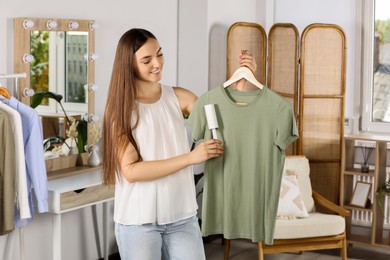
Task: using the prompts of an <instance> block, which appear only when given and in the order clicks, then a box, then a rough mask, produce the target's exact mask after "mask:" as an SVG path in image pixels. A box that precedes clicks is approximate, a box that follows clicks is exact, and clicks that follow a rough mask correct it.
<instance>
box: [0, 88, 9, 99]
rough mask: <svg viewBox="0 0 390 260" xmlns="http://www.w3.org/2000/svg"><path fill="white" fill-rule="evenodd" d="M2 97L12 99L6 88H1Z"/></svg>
mask: <svg viewBox="0 0 390 260" xmlns="http://www.w3.org/2000/svg"><path fill="white" fill-rule="evenodd" d="M0 95H2V96H4V97H5V98H7V99H11V94H10V93H9V92H8V89H6V88H5V87H0Z"/></svg>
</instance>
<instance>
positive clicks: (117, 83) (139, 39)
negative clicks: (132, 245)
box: [102, 28, 156, 185]
mask: <svg viewBox="0 0 390 260" xmlns="http://www.w3.org/2000/svg"><path fill="white" fill-rule="evenodd" d="M149 38H153V39H156V37H155V36H154V35H153V34H152V33H151V32H149V31H147V30H144V29H139V28H134V29H130V30H129V31H127V32H126V33H124V34H123V35H122V37H121V38H120V40H119V42H118V45H117V49H116V54H115V59H114V64H113V68H112V74H111V81H110V87H109V89H108V95H107V103H106V108H105V111H104V118H103V133H102V139H103V144H102V145H103V147H102V148H103V182H104V184H106V185H110V184H114V183H115V175H116V174H120V171H121V167H120V165H121V160H122V157H123V154H124V152H125V150H126V148H127V146H128V144H129V143H131V144H132V145H133V146H134V147H135V149H136V151H137V154H138V160H139V161H141V160H142V157H141V155H140V152H139V148H138V145H137V143H136V142H135V140H134V136H133V134H132V129H133V128H134V127H136V125H137V122H136V121H137V119H136V118H133V117H132V115H134V114H133V111H135V112H136V113H135V115H138V112H137V106H136V102H135V99H136V94H137V91H136V87H135V77H136V75H135V71H134V67H133V58H134V54H135V52H137V50H138V49H139V48H141V47H142V45H144V44H145V42H146V41H147V40H148V39H149Z"/></svg>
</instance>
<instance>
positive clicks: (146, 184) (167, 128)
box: [114, 85, 198, 225]
mask: <svg viewBox="0 0 390 260" xmlns="http://www.w3.org/2000/svg"><path fill="white" fill-rule="evenodd" d="M138 106H139V122H138V126H137V128H136V129H134V130H133V135H134V138H135V140H136V142H137V144H138V146H139V149H140V153H141V156H142V158H143V160H144V161H148V160H161V159H167V158H170V157H173V156H177V155H182V154H184V153H187V152H188V151H189V143H188V136H187V131H186V128H185V121H184V118H183V114H182V111H181V109H180V106H179V101H178V99H177V97H176V95H175V93H174V91H173V88H172V87H168V86H163V85H161V97H160V99H159V100H158V101H156V102H155V103H153V104H144V103H138ZM197 208H198V205H197V202H196V194H195V184H194V175H193V168H192V166H190V167H186V168H184V169H183V170H180V171H178V172H176V173H173V174H171V175H168V176H166V177H162V178H159V179H156V180H152V181H142V182H134V183H128V182H127V181H126V179H125V178H124V177H123V176H122V180H121V181H119V180H118V179H117V180H116V184H115V207H114V221H115V222H117V223H120V224H123V225H141V224H145V223H158V224H168V223H173V222H176V221H179V220H182V219H186V218H189V217H191V216H194V215H195V214H196V210H197Z"/></svg>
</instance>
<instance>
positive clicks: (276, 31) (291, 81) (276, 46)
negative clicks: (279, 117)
mask: <svg viewBox="0 0 390 260" xmlns="http://www.w3.org/2000/svg"><path fill="white" fill-rule="evenodd" d="M298 62H299V32H298V29H297V28H296V27H295V25H293V24H291V23H277V24H274V25H273V26H272V27H271V29H270V31H269V33H268V64H267V86H268V87H269V88H270V89H272V90H273V91H275V92H277V93H279V94H280V95H281V96H283V97H285V98H286V99H287V100H288V101H289V102H290V103H291V105H292V106H293V108H294V114H295V116H296V119H297V122H299V121H298V115H299V111H298V98H299V92H298V71H299V70H298ZM297 149H298V141H295V142H294V143H293V144H292V145H290V146H289V147H288V148H287V150H286V153H287V154H288V155H293V154H296V152H297Z"/></svg>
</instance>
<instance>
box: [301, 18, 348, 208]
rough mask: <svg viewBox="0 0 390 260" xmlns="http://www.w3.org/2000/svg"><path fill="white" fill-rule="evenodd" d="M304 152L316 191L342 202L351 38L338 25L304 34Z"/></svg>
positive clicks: (314, 28) (311, 28) (322, 26)
mask: <svg viewBox="0 0 390 260" xmlns="http://www.w3.org/2000/svg"><path fill="white" fill-rule="evenodd" d="M300 61H301V67H300V98H299V136H300V138H299V141H298V154H302V155H305V156H306V157H307V158H308V159H309V160H310V178H311V182H312V186H313V189H315V190H316V191H317V192H319V193H320V194H321V195H323V196H324V197H326V198H327V199H329V200H331V201H332V202H334V203H338V202H339V190H340V189H339V183H340V173H341V153H342V139H343V135H344V96H345V73H346V71H345V70H346V37H345V33H344V31H343V29H342V28H341V27H339V26H337V25H334V24H318V23H316V24H311V25H309V26H307V27H306V28H305V30H304V31H303V33H302V38H301V57H300Z"/></svg>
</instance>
